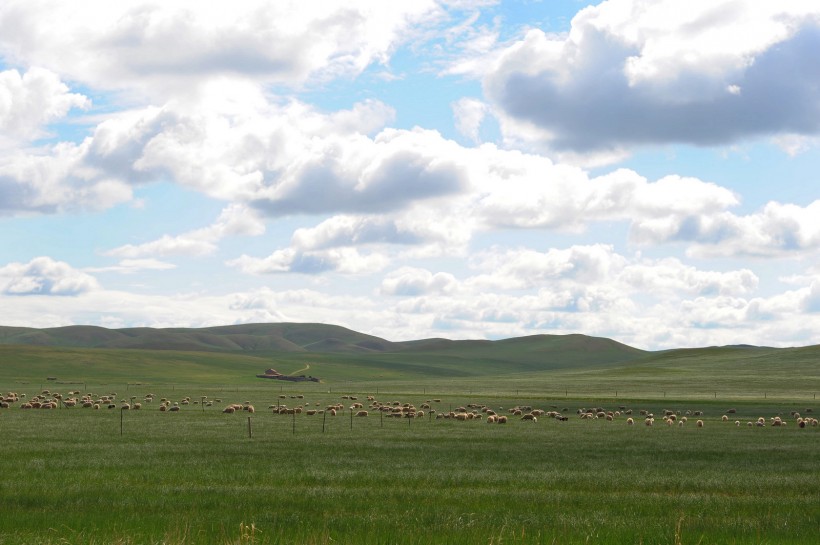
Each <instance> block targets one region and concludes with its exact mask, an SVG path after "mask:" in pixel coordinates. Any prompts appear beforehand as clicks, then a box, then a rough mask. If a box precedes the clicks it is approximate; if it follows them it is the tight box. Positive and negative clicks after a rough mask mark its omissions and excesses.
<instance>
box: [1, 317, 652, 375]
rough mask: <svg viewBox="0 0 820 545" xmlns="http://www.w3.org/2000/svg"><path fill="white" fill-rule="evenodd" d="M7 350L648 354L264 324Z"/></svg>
mask: <svg viewBox="0 0 820 545" xmlns="http://www.w3.org/2000/svg"><path fill="white" fill-rule="evenodd" d="M0 344H17V345H31V346H44V347H65V348H106V349H125V348H127V349H139V350H180V351H204V352H242V353H251V354H253V353H260V354H261V353H271V352H285V353H298V352H301V353H317V354H350V355H355V354H362V355H364V354H419V355H422V354H436V355H439V356H442V357H451V358H454V359H470V360H472V361H476V360H485V361H489V360H493V361H515V362H517V363H519V364H521V365H523V366H526V365H527V364H537V365H538V367H539V368H543V364H544V362H545V360H546V361H554V362H555V363H556V364H559V365H560V366H566V365H569V364H572V363H574V362H576V361H583V362H585V363H595V364H615V363H622V362H626V361H631V360H634V359H637V358H640V357H642V356H644V355H645V354H646V352H644V351H642V350H639V349H637V348H633V347H630V346H627V345H624V344H621V343H618V342H616V341H613V340H611V339H605V338H600V337H589V336H586V335H533V336H527V337H518V338H511V339H504V340H498V341H487V340H449V339H438V338H437V339H422V340H416V341H405V342H391V341H387V340H385V339H382V338H379V337H375V336H373V335H366V334H364V333H359V332H357V331H353V330H350V329H347V328H344V327H340V326H336V325H328V324H300V323H265V324H242V325H230V326H218V327H205V328H167V329H155V328H147V327H143V328H126V329H106V328H103V327H96V326H68V327H56V328H45V329H34V328H22V327H2V326H0Z"/></svg>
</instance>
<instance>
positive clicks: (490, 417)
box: [436, 414, 498, 424]
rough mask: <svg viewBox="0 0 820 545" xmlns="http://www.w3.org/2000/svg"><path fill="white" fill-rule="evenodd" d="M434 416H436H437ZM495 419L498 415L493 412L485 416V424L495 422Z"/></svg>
mask: <svg viewBox="0 0 820 545" xmlns="http://www.w3.org/2000/svg"><path fill="white" fill-rule="evenodd" d="M436 418H438V416H437V417H436ZM497 420H498V417H497V416H496V415H494V414H491V415H489V416H488V417H487V424H495V423H496V421H497Z"/></svg>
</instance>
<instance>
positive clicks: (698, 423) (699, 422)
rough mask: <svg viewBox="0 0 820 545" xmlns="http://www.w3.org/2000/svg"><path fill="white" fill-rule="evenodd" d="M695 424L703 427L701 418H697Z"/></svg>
mask: <svg viewBox="0 0 820 545" xmlns="http://www.w3.org/2000/svg"><path fill="white" fill-rule="evenodd" d="M695 424H696V425H697V427H699V428H702V427H703V420H698V421H697V422H696V423H695Z"/></svg>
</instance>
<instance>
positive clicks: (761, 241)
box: [632, 201, 820, 257]
mask: <svg viewBox="0 0 820 545" xmlns="http://www.w3.org/2000/svg"><path fill="white" fill-rule="evenodd" d="M818 218H820V201H814V202H813V203H811V204H809V205H808V206H806V207H802V206H798V205H793V204H782V203H778V202H770V203H768V204H766V206H764V207H763V209H762V210H761V211H759V212H756V213H754V214H748V215H744V216H738V215H735V214H731V213H729V212H722V213H718V214H686V215H678V216H674V217H667V218H663V217H656V218H645V219H640V220H638V221H636V222H635V223H634V224H633V227H632V228H633V231H632V238H633V240H634V241H635V242H638V243H643V244H648V243H650V244H661V243H668V242H688V243H692V245H691V246H690V247H689V248H688V250H687V253H688V254H689V255H691V256H696V257H719V256H724V257H725V256H734V257H738V256H745V257H782V256H787V255H796V254H801V253H804V254H808V253H814V252H817V250H820V220H818Z"/></svg>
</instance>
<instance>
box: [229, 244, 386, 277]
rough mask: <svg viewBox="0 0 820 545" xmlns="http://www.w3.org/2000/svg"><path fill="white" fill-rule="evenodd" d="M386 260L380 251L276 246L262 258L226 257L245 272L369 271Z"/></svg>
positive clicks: (345, 272)
mask: <svg viewBox="0 0 820 545" xmlns="http://www.w3.org/2000/svg"><path fill="white" fill-rule="evenodd" d="M388 263H389V260H388V259H387V257H386V256H384V255H383V254H380V253H377V252H371V253H366V254H364V253H361V252H359V251H358V250H357V249H355V248H332V249H327V250H320V251H302V250H297V249H294V248H286V249H283V250H276V251H275V252H273V253H272V254H271V255H269V256H268V257H265V258H257V257H252V256H248V255H242V256H240V257H238V258H237V259H232V260H230V261H228V263H227V264H228V265H229V266H231V267H236V268H238V269H239V270H240V271H242V272H244V273H247V274H276V273H301V274H321V273H326V272H337V273H341V274H370V273H373V272H377V271H379V270H381V269H383V268H384V267H386V266H387V265H388Z"/></svg>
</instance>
